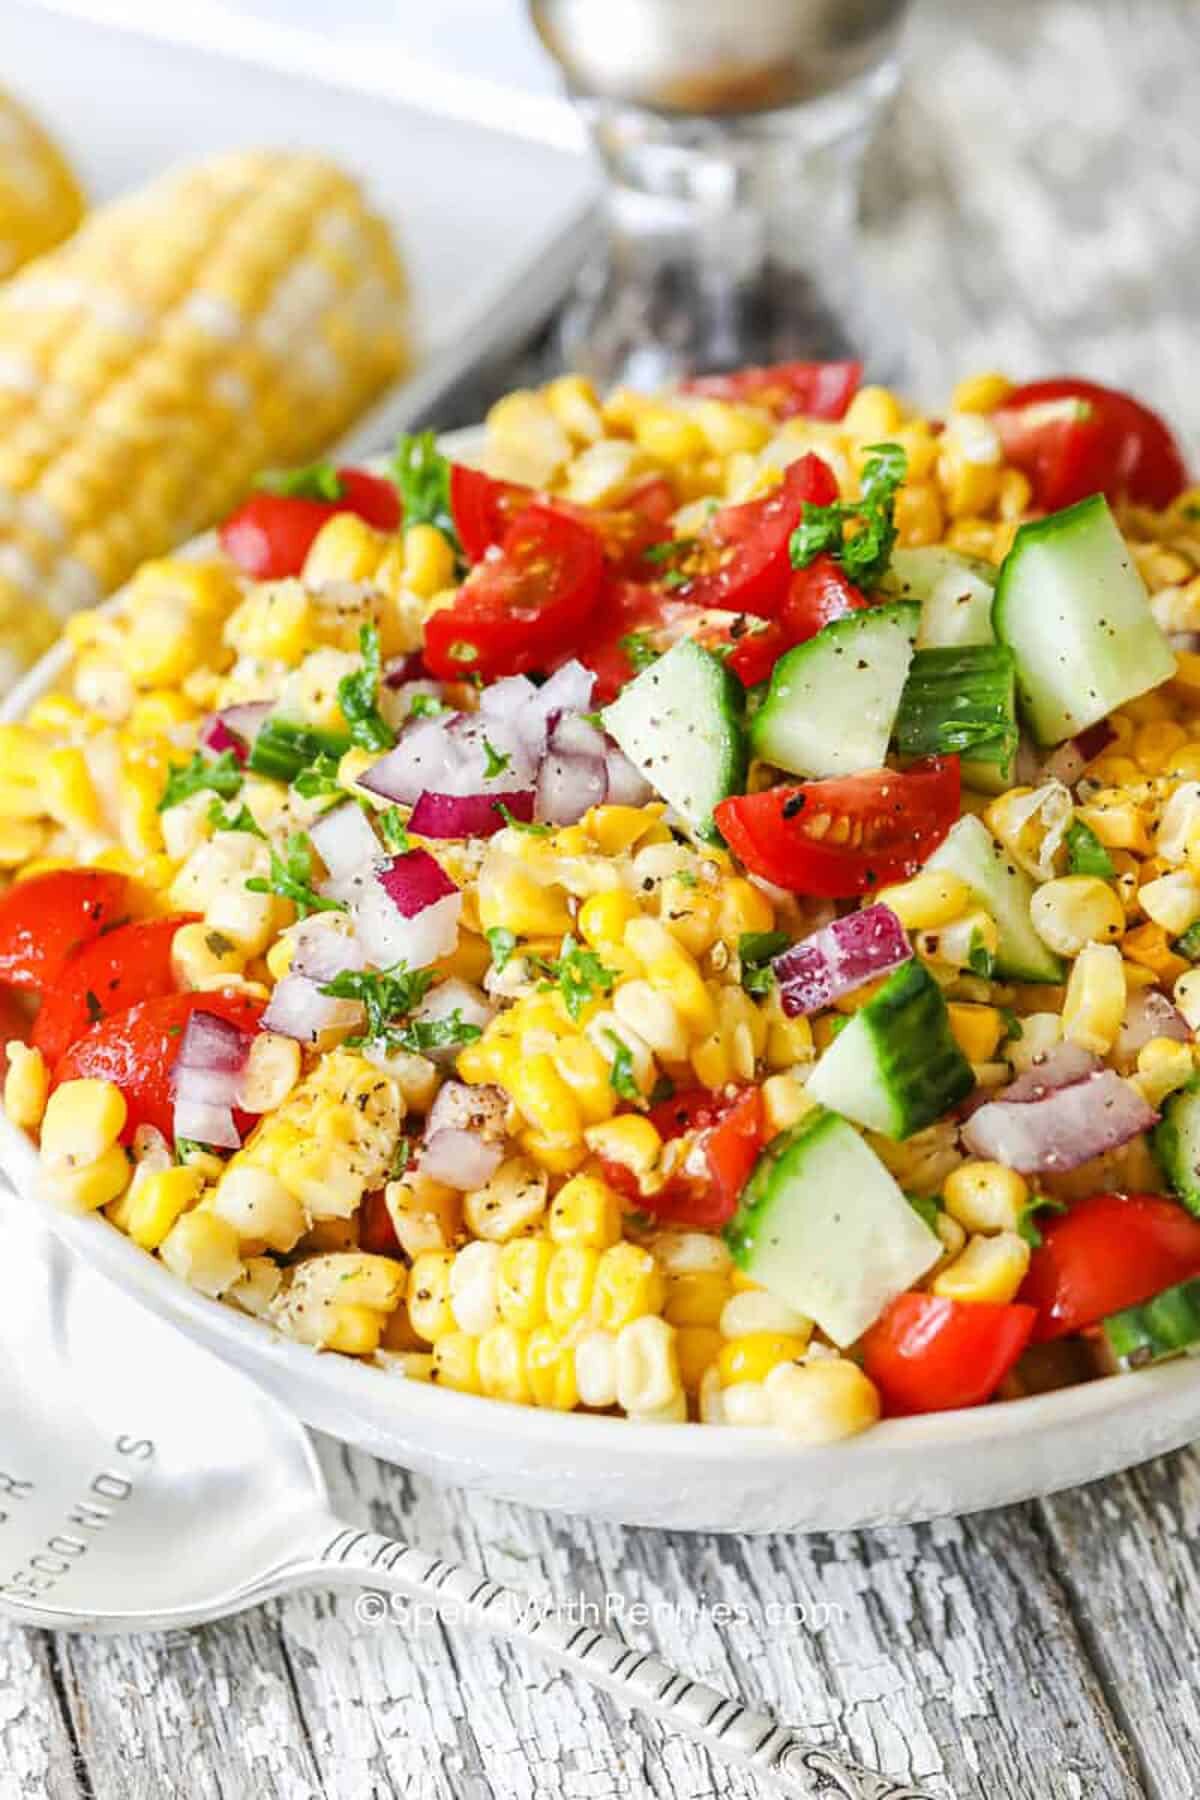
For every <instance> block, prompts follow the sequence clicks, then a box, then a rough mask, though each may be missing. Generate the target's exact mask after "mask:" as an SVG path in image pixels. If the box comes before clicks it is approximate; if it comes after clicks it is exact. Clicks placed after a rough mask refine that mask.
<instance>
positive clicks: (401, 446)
mask: <svg viewBox="0 0 1200 1800" xmlns="http://www.w3.org/2000/svg"><path fill="white" fill-rule="evenodd" d="M392 480H393V481H394V482H395V483H396V486H397V487H398V488H399V490H400V499H401V503H402V504H403V507H404V523H405V526H406V527H407V526H409V525H436V526H437V528H438V530H439V531H440V532H442V533H444V535H445V536H446V537H448V538H449V540H450V542H451V544H452V545H453V547H454V551H455V554H456V555H457V556H459V557H461V555H462V545H461V544H460V543H459V541H458V533H457V531H456V530H455V529H454V514H453V512H452V511H451V509H450V464H449V462H448V461H447V459H446V458H445V457H444V456H443V455H442V453H441V451H440V450H439V449H438V447H437V435H436V433H434V432H432V431H418V432H417V433H415V435H413V436H411V437H400V438H398V439H397V440H396V449H395V452H394V454H393V456H392Z"/></svg>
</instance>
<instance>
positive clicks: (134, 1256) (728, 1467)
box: [0, 434, 1200, 1532]
mask: <svg viewBox="0 0 1200 1800" xmlns="http://www.w3.org/2000/svg"><path fill="white" fill-rule="evenodd" d="M477 443H478V439H477V437H475V436H474V435H473V434H471V435H468V434H461V436H459V437H458V438H456V439H455V440H447V447H450V445H451V444H453V447H454V448H455V450H456V451H457V453H458V454H460V455H467V454H469V452H470V450H471V448H472V447H474V446H476V445H477ZM210 546H211V539H207V540H201V542H200V543H199V544H198V545H197V547H196V548H197V550H200V549H202V548H204V547H210ZM117 603H118V602H114V603H113V604H117ZM68 661H69V652H68V651H67V649H66V647H65V645H61V644H60V645H58V646H56V647H55V648H54V649H53V650H51V651H50V652H49V653H48V654H47V655H46V656H45V657H44V658H43V659H42V661H41V662H40V663H39V664H38V665H37V667H36V668H35V669H34V670H32V671H31V673H30V674H29V675H28V676H27V677H26V679H25V680H24V681H23V682H22V683H21V684H20V685H19V686H18V687H17V688H16V689H15V690H14V692H13V693H12V694H11V695H10V696H9V698H8V700H7V702H6V703H5V704H4V705H3V707H0V719H3V720H13V719H19V718H20V717H21V716H22V715H23V713H24V712H25V710H26V709H27V708H28V706H29V705H30V704H31V702H32V701H33V700H34V699H35V698H36V697H37V696H38V695H39V694H41V693H43V692H44V691H45V690H46V689H47V688H49V687H51V686H53V684H54V683H55V681H57V680H58V679H59V678H60V677H61V675H62V674H63V672H64V670H65V669H66V667H67V665H68ZM36 1168H37V1153H36V1150H35V1148H34V1146H33V1144H32V1143H31V1141H30V1140H29V1139H28V1138H27V1137H26V1136H25V1134H24V1133H23V1132H21V1131H19V1130H17V1128H16V1127H15V1126H14V1125H12V1124H11V1123H10V1122H9V1121H8V1120H7V1119H6V1118H4V1116H3V1115H2V1114H0V1171H2V1172H3V1173H4V1174H5V1175H6V1176H7V1177H8V1179H9V1181H10V1182H11V1184H12V1186H13V1188H14V1189H15V1191H16V1200H15V1201H10V1202H8V1203H9V1204H18V1205H23V1206H28V1207H36V1208H37V1209H38V1211H39V1215H40V1217H41V1218H42V1219H43V1221H44V1222H46V1223H48V1224H49V1225H51V1226H52V1228H53V1230H54V1231H55V1232H56V1233H57V1234H58V1235H59V1237H61V1238H62V1239H63V1240H64V1241H65V1242H66V1243H67V1244H69V1245H70V1246H72V1248H73V1249H74V1250H75V1251H76V1252H77V1253H78V1254H79V1255H80V1256H81V1257H83V1258H84V1259H85V1261H86V1262H87V1263H88V1264H89V1265H90V1266H91V1267H93V1268H95V1269H98V1270H99V1271H100V1272H101V1273H102V1274H103V1275H105V1276H107V1277H108V1278H109V1279H110V1280H111V1281H112V1282H113V1283H114V1284H115V1286H116V1287H118V1288H120V1289H123V1290H124V1292H125V1294H127V1295H128V1296H130V1297H132V1298H133V1299H135V1300H138V1301H140V1302H141V1304H142V1305H144V1306H149V1307H150V1308H152V1310H153V1311H154V1312H156V1313H158V1314H159V1315H160V1316H161V1317H163V1318H165V1319H169V1320H170V1321H171V1322H172V1323H173V1324H175V1325H177V1326H178V1327H179V1328H180V1329H181V1330H182V1331H185V1332H187V1333H188V1335H189V1336H190V1337H192V1338H195V1339H196V1340H197V1341H198V1342H200V1343H203V1344H206V1345H207V1346H208V1348H209V1349H211V1350H213V1351H214V1352H215V1353H216V1354H217V1355H218V1356H222V1357H225V1358H226V1359H228V1361H230V1362H232V1363H235V1364H237V1365H238V1367H240V1368H241V1369H243V1370H245V1372H246V1373H247V1374H248V1375H251V1376H253V1377H254V1378H255V1379H256V1380H257V1381H258V1382H259V1383H261V1385H262V1386H263V1387H265V1388H266V1389H268V1390H269V1391H270V1392H271V1393H272V1394H274V1395H275V1397H276V1398H277V1399H278V1400H280V1401H281V1402H282V1403H283V1404H284V1405H285V1406H287V1407H289V1408H290V1409H291V1410H292V1411H293V1412H294V1413H296V1414H297V1415H298V1416H299V1417H300V1418H301V1419H303V1420H304V1422H305V1423H306V1424H308V1425H311V1426H314V1427H315V1428H316V1429H318V1430H320V1431H324V1432H327V1433H328V1434H329V1435H330V1436H331V1437H335V1438H339V1439H341V1440H343V1441H344V1442H346V1443H350V1444H355V1445H357V1446H358V1447H359V1448H360V1449H363V1450H369V1451H370V1452H371V1453H372V1454H373V1455H375V1456H378V1457H381V1458H383V1460H384V1461H385V1462H394V1463H399V1464H401V1465H402V1466H403V1467H405V1468H409V1469H416V1470H419V1471H420V1472H421V1473H422V1474H425V1475H431V1476H433V1477H434V1478H435V1479H437V1480H439V1481H444V1482H448V1483H451V1484H453V1485H455V1486H459V1487H466V1488H476V1489H479V1490H480V1491H481V1492H484V1493H488V1494H493V1495H497V1496H499V1497H501V1498H503V1499H506V1500H515V1501H519V1502H521V1503H523V1504H525V1505H527V1506H535V1507H541V1508H544V1509H548V1510H552V1511H556V1512H574V1513H588V1514H592V1515H594V1516H596V1517H599V1518H605V1519H612V1520H615V1521H617V1522H618V1523H621V1524H627V1525H656V1526H662V1527H667V1528H671V1529H674V1530H685V1531H747V1532H763V1531H835V1530H845V1529H851V1528H853V1527H857V1526H866V1525H883V1524H898V1523H903V1522H907V1521H912V1520H917V1519H928V1518H934V1517H937V1516H939V1515H942V1514H946V1513H964V1512H972V1511H976V1510H978V1509H979V1508H981V1507H988V1506H1002V1505H1006V1504H1008V1503H1009V1502H1012V1501H1017V1500H1026V1499H1029V1498H1030V1497H1032V1496H1034V1495H1038V1494H1049V1493H1054V1492H1055V1491H1056V1490H1058V1489H1060V1488H1065V1487H1072V1486H1074V1485H1075V1484H1076V1483H1078V1482H1081V1481H1091V1480H1093V1479H1095V1478H1096V1477H1097V1476H1102V1475H1110V1474H1112V1473H1114V1472H1115V1471H1116V1470H1118V1469H1124V1468H1128V1467H1129V1466H1130V1464H1132V1463H1137V1462H1143V1461H1145V1459H1146V1458H1147V1457H1151V1456H1157V1455H1159V1454H1161V1453H1162V1452H1164V1451H1167V1450H1174V1449H1178V1447H1179V1446H1180V1445H1181V1444H1185V1443H1187V1442H1189V1441H1190V1440H1191V1439H1192V1438H1193V1437H1195V1436H1198V1435H1200V1363H1196V1362H1193V1361H1191V1360H1189V1359H1188V1358H1183V1359H1181V1360H1179V1361H1177V1362H1173V1363H1166V1364H1163V1365H1162V1366H1161V1367H1159V1368H1156V1369H1149V1370H1145V1371H1142V1372H1140V1373H1138V1374H1133V1375H1118V1376H1114V1377H1112V1378H1110V1379H1108V1380H1104V1381H1094V1382H1089V1383H1087V1384H1085V1385H1083V1386H1080V1387H1073V1388H1064V1389H1062V1390H1060V1391H1059V1392H1057V1393H1053V1394H1044V1395H1040V1396H1038V1397H1036V1398H1032V1399H1027V1400H1016V1401H1010V1402H1007V1403H1005V1404H1000V1405H993V1406H984V1407H977V1408H973V1409H970V1410H966V1411H962V1412H954V1413H930V1414H927V1415H925V1416H923V1417H921V1418H913V1419H895V1420H889V1421H887V1422H885V1423H884V1424H881V1425H878V1426H876V1427H875V1429H874V1430H872V1431H868V1432H865V1433H864V1434H863V1435H862V1436H861V1437H856V1438H851V1439H849V1440H848V1441H847V1442H845V1443H841V1444H833V1445H829V1446H826V1447H824V1448H822V1449H818V1450H812V1449H805V1448H802V1447H800V1446H797V1445H795V1444H792V1443H789V1441H788V1440H787V1439H786V1438H784V1437H782V1436H780V1435H779V1434H777V1433H775V1432H771V1431H762V1430H750V1429H744V1428H741V1427H734V1426H722V1427H718V1426H709V1425H703V1426H702V1425H635V1424H632V1423H630V1422H629V1421H628V1420H626V1419H619V1418H607V1417H593V1416H589V1415H587V1414H585V1413H557V1412H543V1411H541V1410H538V1409H536V1408H534V1407H526V1406H511V1405H508V1404H507V1403H505V1402H502V1401H498V1400H484V1399H477V1398H475V1397H474V1396H472V1395H469V1394H456V1393H452V1392H449V1391H447V1390H445V1389H438V1388H434V1387H430V1386H428V1385H426V1384H425V1383H423V1382H419V1381H408V1380H405V1379H404V1378H403V1377H402V1376H397V1375H394V1374H391V1373H388V1372H385V1371H384V1370H382V1369H379V1368H375V1367H373V1366H371V1365H367V1364H361V1363H357V1362H354V1361H353V1360H351V1359H350V1358H348V1357H343V1356H337V1355H328V1354H325V1355H323V1354H320V1353H318V1352H316V1351H313V1350H309V1349H306V1348H305V1347H304V1346H302V1345H300V1344H294V1343H291V1342H290V1341H288V1340H287V1339H285V1338H282V1337H280V1336H279V1335H278V1334H277V1333H275V1332H274V1331H272V1330H271V1329H270V1328H269V1327H268V1326H267V1325H265V1324H263V1323H262V1322H260V1321H259V1320H257V1319H252V1318H250V1317H248V1316H247V1315H246V1314H244V1313H242V1312H239V1311H238V1310H237V1309H236V1308H234V1307H233V1306H227V1305H224V1304H222V1303H221V1302H219V1301H215V1300H208V1299H206V1298H205V1297H204V1296H203V1295H202V1294H198V1293H196V1292H195V1291H194V1290H193V1289H191V1288H189V1287H187V1286H186V1285H185V1284H184V1283H183V1282H181V1281H179V1280H177V1279H176V1277H175V1276H173V1275H172V1274H171V1273H170V1272H169V1270H167V1269H166V1268H165V1267H164V1266H163V1265H162V1264H161V1263H160V1262H158V1261H156V1260H155V1259H154V1258H153V1257H151V1256H148V1255H147V1254H146V1253H145V1251H143V1250H139V1249H138V1248H137V1246H136V1245H135V1244H133V1243H132V1242H131V1241H130V1239H128V1238H127V1237H125V1236H124V1234H123V1233H121V1232H119V1231H118V1230H117V1229H116V1227H115V1226H113V1225H110V1224H109V1222H108V1221H107V1220H106V1219H105V1218H103V1217H102V1216H100V1215H94V1216H89V1217H86V1218H76V1217H72V1216H70V1215H68V1214H65V1213H61V1212H57V1211H54V1210H52V1209H50V1208H48V1207H46V1206H45V1205H44V1204H42V1203H41V1202H39V1200H38V1199H37V1197H36ZM120 1308H121V1302H120V1300H118V1298H117V1297H116V1296H115V1295H114V1299H113V1328H114V1330H116V1331H119V1329H120Z"/></svg>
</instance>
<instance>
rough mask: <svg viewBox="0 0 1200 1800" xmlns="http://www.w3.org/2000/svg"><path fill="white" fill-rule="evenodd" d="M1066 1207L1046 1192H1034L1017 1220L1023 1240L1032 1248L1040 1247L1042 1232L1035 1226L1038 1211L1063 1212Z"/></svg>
mask: <svg viewBox="0 0 1200 1800" xmlns="http://www.w3.org/2000/svg"><path fill="white" fill-rule="evenodd" d="M1067 1210H1068V1209H1067V1207H1066V1206H1065V1205H1064V1204H1063V1202H1062V1201H1061V1200H1052V1199H1051V1198H1050V1197H1049V1195H1048V1194H1035V1195H1034V1196H1033V1199H1032V1200H1031V1201H1030V1202H1029V1204H1028V1205H1027V1206H1023V1207H1022V1208H1021V1216H1020V1218H1019V1219H1018V1220H1017V1230H1018V1231H1019V1232H1020V1234H1021V1236H1022V1237H1023V1238H1024V1239H1025V1242H1026V1243H1027V1244H1028V1245H1029V1246H1030V1247H1031V1248H1032V1249H1034V1250H1040V1249H1041V1247H1042V1234H1041V1232H1040V1231H1039V1230H1038V1228H1037V1222H1036V1221H1037V1215H1038V1214H1039V1213H1050V1214H1051V1215H1054V1214H1057V1213H1065V1212H1066V1211H1067Z"/></svg>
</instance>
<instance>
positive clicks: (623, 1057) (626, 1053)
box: [604, 1031, 642, 1102]
mask: <svg viewBox="0 0 1200 1800" xmlns="http://www.w3.org/2000/svg"><path fill="white" fill-rule="evenodd" d="M604 1035H605V1037H606V1038H607V1039H608V1041H609V1043H610V1044H611V1045H612V1047H613V1059H612V1066H611V1067H610V1069H609V1071H608V1081H609V1086H610V1087H611V1088H612V1091H613V1093H614V1094H619V1095H620V1097H621V1099H622V1100H634V1101H638V1102H640V1101H641V1098H642V1090H641V1088H640V1087H639V1086H638V1084H637V1080H636V1078H635V1077H634V1073H633V1055H632V1052H631V1051H630V1048H629V1045H628V1044H625V1043H622V1041H621V1039H620V1038H619V1037H618V1036H617V1034H616V1032H615V1031H606V1032H605V1034H604Z"/></svg>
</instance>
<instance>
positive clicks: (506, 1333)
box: [477, 1325, 533, 1406]
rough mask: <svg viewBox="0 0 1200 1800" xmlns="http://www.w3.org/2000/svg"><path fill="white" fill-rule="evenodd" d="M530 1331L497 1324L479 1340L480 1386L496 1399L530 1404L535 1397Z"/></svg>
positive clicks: (491, 1397) (490, 1396)
mask: <svg viewBox="0 0 1200 1800" xmlns="http://www.w3.org/2000/svg"><path fill="white" fill-rule="evenodd" d="M528 1349H529V1334H528V1332H525V1331H519V1330H518V1329H517V1327H516V1326H515V1325H494V1326H493V1327H492V1329H491V1330H490V1331H487V1332H485V1333H484V1335H483V1336H482V1337H481V1338H480V1340H479V1346H478V1352H477V1354H478V1367H479V1385H480V1387H481V1388H482V1390H483V1392H484V1393H485V1394H487V1395H488V1396H489V1398H490V1399H493V1400H509V1401H513V1402H515V1403H517V1404H519V1405H525V1406H528V1404H529V1403H530V1401H531V1400H532V1398H533V1394H532V1391H531V1389H530V1385H529V1370H528Z"/></svg>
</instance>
